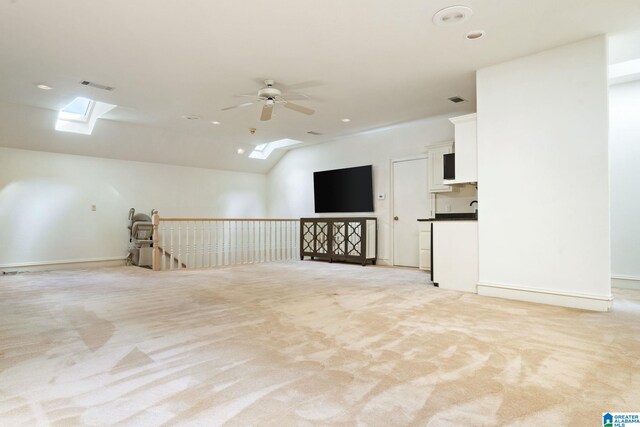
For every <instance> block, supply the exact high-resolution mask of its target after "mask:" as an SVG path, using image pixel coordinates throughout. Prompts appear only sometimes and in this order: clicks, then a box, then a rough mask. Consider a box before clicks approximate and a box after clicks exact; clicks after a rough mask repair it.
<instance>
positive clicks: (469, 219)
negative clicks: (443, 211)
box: [418, 218, 478, 222]
mask: <svg viewBox="0 0 640 427" xmlns="http://www.w3.org/2000/svg"><path fill="white" fill-rule="evenodd" d="M477 220H478V218H418V221H420V222H425V221H477Z"/></svg>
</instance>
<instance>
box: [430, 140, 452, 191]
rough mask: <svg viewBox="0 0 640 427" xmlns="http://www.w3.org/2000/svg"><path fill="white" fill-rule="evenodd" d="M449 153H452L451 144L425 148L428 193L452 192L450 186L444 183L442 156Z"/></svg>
mask: <svg viewBox="0 0 640 427" xmlns="http://www.w3.org/2000/svg"><path fill="white" fill-rule="evenodd" d="M449 153H453V143H452V142H448V143H446V144H438V145H433V146H429V147H427V156H428V157H429V191H430V192H432V193H444V192H447V191H452V188H451V186H450V185H447V184H445V183H444V164H443V156H444V155H445V154H449Z"/></svg>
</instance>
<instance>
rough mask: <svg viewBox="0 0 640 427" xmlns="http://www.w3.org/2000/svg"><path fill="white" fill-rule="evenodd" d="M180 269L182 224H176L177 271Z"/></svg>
mask: <svg viewBox="0 0 640 427" xmlns="http://www.w3.org/2000/svg"><path fill="white" fill-rule="evenodd" d="M181 268H182V223H180V222H179V223H178V269H181Z"/></svg>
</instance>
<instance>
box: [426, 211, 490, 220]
mask: <svg viewBox="0 0 640 427" xmlns="http://www.w3.org/2000/svg"><path fill="white" fill-rule="evenodd" d="M477 220H478V214H477V213H470V212H469V213H467V212H464V213H462V212H461V213H442V214H436V217H435V218H418V221H477Z"/></svg>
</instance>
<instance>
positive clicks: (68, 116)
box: [58, 96, 96, 122]
mask: <svg viewBox="0 0 640 427" xmlns="http://www.w3.org/2000/svg"><path fill="white" fill-rule="evenodd" d="M95 103H96V102H95V101H94V100H92V99H89V98H83V97H81V96H80V97H78V98H76V99H74V100H73V101H72V102H71V104H69V105H67V106H66V107H64V108H63V109H62V110H60V114H58V119H60V120H75V121H77V122H86V121H88V120H89V117H90V116H91V110H93V106H94V105H95Z"/></svg>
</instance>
